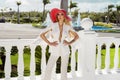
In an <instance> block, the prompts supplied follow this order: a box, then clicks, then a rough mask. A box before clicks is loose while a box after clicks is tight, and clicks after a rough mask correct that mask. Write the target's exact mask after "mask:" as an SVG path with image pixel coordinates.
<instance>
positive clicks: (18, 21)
mask: <svg viewBox="0 0 120 80" xmlns="http://www.w3.org/2000/svg"><path fill="white" fill-rule="evenodd" d="M16 4H17V6H18V18H17V23H18V24H20V12H19V6H20V5H21V1H17V2H16Z"/></svg>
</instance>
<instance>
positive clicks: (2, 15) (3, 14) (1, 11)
mask: <svg viewBox="0 0 120 80" xmlns="http://www.w3.org/2000/svg"><path fill="white" fill-rule="evenodd" d="M1 12H2V17H3V16H4V14H3V12H4V10H3V9H1Z"/></svg>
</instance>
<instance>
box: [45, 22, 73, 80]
mask: <svg viewBox="0 0 120 80" xmlns="http://www.w3.org/2000/svg"><path fill="white" fill-rule="evenodd" d="M50 29H52V30H51V31H50V32H49V33H47V35H48V36H51V35H52V37H51V38H49V39H48V40H49V41H50V42H52V41H58V43H59V44H58V45H57V46H50V52H51V55H50V58H49V60H48V63H47V66H46V71H45V74H44V78H43V80H51V74H52V70H53V68H54V66H55V63H56V61H57V59H58V58H59V57H60V56H61V60H62V61H61V80H67V66H68V58H69V54H70V50H69V47H68V46H65V45H64V44H63V41H64V40H67V39H68V38H69V30H73V28H72V27H71V26H68V25H65V24H64V25H63V32H62V38H61V42H59V34H60V30H59V26H58V23H53V24H51V25H50V26H49V27H48V28H47V29H46V30H44V32H45V31H48V30H50Z"/></svg>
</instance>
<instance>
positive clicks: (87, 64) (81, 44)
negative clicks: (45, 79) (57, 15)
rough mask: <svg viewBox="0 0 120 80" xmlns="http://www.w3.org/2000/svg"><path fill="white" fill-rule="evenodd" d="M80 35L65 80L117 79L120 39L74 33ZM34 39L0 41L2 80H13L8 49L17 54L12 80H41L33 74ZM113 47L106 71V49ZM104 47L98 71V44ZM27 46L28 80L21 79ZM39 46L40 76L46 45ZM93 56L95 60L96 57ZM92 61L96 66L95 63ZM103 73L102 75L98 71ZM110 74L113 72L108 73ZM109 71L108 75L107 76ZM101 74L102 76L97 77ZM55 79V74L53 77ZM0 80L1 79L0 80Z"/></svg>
mask: <svg viewBox="0 0 120 80" xmlns="http://www.w3.org/2000/svg"><path fill="white" fill-rule="evenodd" d="M78 34H79V35H80V39H79V41H78V42H77V43H78V45H77V46H76V47H74V48H73V50H72V56H71V72H70V73H71V74H70V75H71V76H68V78H69V79H68V80H120V77H119V75H120V73H119V67H118V65H119V60H120V59H119V58H120V57H119V54H120V52H119V45H120V38H113V37H96V33H95V32H92V31H91V32H90V31H83V32H78ZM33 41H34V39H20V40H18V39H9V40H8V39H6V40H0V46H4V47H5V49H6V61H5V68H4V71H5V78H4V80H14V79H13V78H11V59H10V50H11V47H12V46H17V48H18V50H19V52H18V67H17V71H18V77H17V78H16V80H41V79H40V78H42V76H43V75H41V76H39V78H38V76H36V75H35V68H36V65H35V47H36V45H38V44H33V43H32V42H33ZM112 43H114V44H115V54H114V67H113V69H111V68H110V60H111V59H110V46H111V44H112ZM103 44H105V45H106V55H105V68H104V69H102V68H101V66H102V65H101V61H102V58H101V57H102V56H101V50H102V48H101V47H102V45H103ZM26 45H29V47H30V49H31V58H30V76H28V77H29V78H27V79H26V78H25V76H24V59H23V49H24V46H26ZM39 45H40V46H41V47H42V59H41V72H42V74H43V73H44V71H45V68H46V54H45V52H46V51H45V49H46V46H47V45H46V44H43V43H40V44H39ZM96 45H97V54H96ZM76 49H78V56H77V59H78V60H77V71H76V70H75V67H76V57H75V51H76ZM96 55H97V57H96ZM95 62H96V64H95ZM95 65H96V72H97V73H99V74H96V73H95ZM102 71H104V72H102ZM111 71H113V72H115V73H112V72H111ZM109 72H111V73H110V74H109ZM104 73H106V74H105V75H104ZM101 74H102V75H101ZM55 76H56V77H58V75H57V74H55V75H54V77H55ZM0 80H3V79H0Z"/></svg>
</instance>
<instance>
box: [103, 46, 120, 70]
mask: <svg viewBox="0 0 120 80" xmlns="http://www.w3.org/2000/svg"><path fill="white" fill-rule="evenodd" d="M114 53H115V49H114V48H111V49H110V68H113V67H114ZM105 55H106V50H105V49H103V50H102V51H101V56H102V63H101V64H102V66H101V68H102V69H103V68H105ZM119 56H120V49H119ZM119 61H120V58H119ZM119 68H120V63H119Z"/></svg>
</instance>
